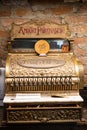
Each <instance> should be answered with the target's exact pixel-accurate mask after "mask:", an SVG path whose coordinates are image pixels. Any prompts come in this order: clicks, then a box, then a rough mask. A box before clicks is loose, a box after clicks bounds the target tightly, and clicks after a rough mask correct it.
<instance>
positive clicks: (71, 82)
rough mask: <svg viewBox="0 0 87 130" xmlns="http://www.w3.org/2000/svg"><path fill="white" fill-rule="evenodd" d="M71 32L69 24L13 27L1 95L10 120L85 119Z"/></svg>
mask: <svg viewBox="0 0 87 130" xmlns="http://www.w3.org/2000/svg"><path fill="white" fill-rule="evenodd" d="M67 35H69V33H68V29H67V26H66V25H60V26H59V25H57V24H53V23H52V26H51V24H50V23H49V22H47V23H43V24H41V23H40V22H37V23H36V22H35V23H32V22H31V23H26V24H22V25H15V24H14V25H13V28H12V32H11V41H9V42H8V56H7V60H6V71H5V96H4V99H3V103H4V106H5V118H6V122H7V123H42V122H47V123H48V122H49V123H51V122H77V121H80V120H81V117H82V103H83V98H82V97H81V96H80V94H79V90H80V89H82V88H83V65H82V64H81V63H80V61H79V60H78V59H77V58H76V56H75V55H74V53H73V48H72V44H73V41H72V40H70V39H69V38H67V37H66V36H67Z"/></svg>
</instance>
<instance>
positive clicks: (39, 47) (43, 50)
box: [35, 40, 50, 54]
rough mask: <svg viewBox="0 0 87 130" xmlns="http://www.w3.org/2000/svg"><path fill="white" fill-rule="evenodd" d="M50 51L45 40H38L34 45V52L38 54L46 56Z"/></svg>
mask: <svg viewBox="0 0 87 130" xmlns="http://www.w3.org/2000/svg"><path fill="white" fill-rule="evenodd" d="M49 49H50V45H49V43H48V42H47V41H45V40H39V41H37V42H36V43H35V51H36V52H37V53H38V54H47V53H48V51H49Z"/></svg>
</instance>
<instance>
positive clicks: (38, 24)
mask: <svg viewBox="0 0 87 130" xmlns="http://www.w3.org/2000/svg"><path fill="white" fill-rule="evenodd" d="M69 36H70V31H69V29H68V25H67V24H57V23H53V22H50V21H33V20H31V21H29V22H27V23H23V24H13V25H12V30H11V39H12V40H13V39H14V38H68V37H69Z"/></svg>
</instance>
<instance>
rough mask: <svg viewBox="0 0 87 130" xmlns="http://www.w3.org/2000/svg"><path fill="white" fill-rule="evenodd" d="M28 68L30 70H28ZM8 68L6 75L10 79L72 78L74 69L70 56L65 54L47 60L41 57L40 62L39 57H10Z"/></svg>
mask: <svg viewBox="0 0 87 130" xmlns="http://www.w3.org/2000/svg"><path fill="white" fill-rule="evenodd" d="M14 59H15V60H14ZM32 59H34V60H32ZM48 59H49V60H48ZM58 61H61V62H60V63H58ZM34 62H36V63H34ZM38 62H39V63H38ZM55 62H56V63H55ZM64 62H65V63H64ZM28 63H29V64H28ZM35 64H36V65H35ZM33 65H35V66H33ZM25 66H26V67H25ZM27 66H28V67H27ZM29 66H30V67H31V68H29ZM46 67H47V68H46ZM49 67H53V68H49ZM9 68H10V70H9V73H8V74H9V76H12V77H17V76H65V75H67V76H71V75H72V76H73V75H75V68H74V62H73V60H72V56H71V55H65V54H64V55H63V54H62V55H58V56H56V57H55V56H51V57H50V56H49V57H48V58H47V57H44V58H43V57H42V60H40V59H39V57H37V56H29V55H11V57H10V59H9ZM36 68H37V69H36Z"/></svg>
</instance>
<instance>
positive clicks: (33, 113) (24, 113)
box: [8, 108, 81, 122]
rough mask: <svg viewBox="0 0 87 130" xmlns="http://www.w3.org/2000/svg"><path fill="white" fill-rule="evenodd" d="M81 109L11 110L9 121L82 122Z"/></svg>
mask: <svg viewBox="0 0 87 130" xmlns="http://www.w3.org/2000/svg"><path fill="white" fill-rule="evenodd" d="M80 113H81V111H80V109H73V108H68V109H63V108H62V109H31V110H27V109H25V110H10V111H8V121H14V122H15V121H16V122H17V121H20V122H21V121H22V122H23V121H30V122H31V121H40V122H47V121H55V120H57V121H59V120H60V121H61V120H62V121H66V120H68V121H70V120H73V121H75V120H80V117H81V115H80Z"/></svg>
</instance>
